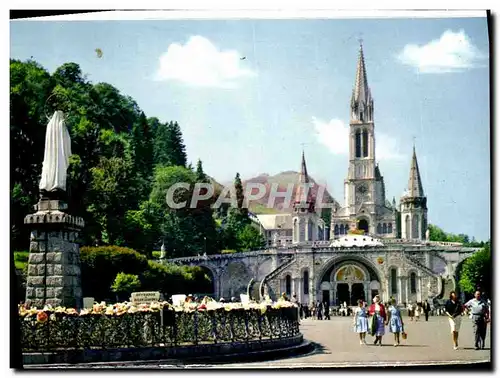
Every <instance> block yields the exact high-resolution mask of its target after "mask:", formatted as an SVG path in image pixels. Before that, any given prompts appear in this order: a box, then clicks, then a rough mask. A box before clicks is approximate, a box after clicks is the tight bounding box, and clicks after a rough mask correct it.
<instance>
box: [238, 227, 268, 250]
mask: <svg viewBox="0 0 500 378" xmlns="http://www.w3.org/2000/svg"><path fill="white" fill-rule="evenodd" d="M237 239H238V247H239V248H238V249H239V250H240V251H255V250H259V249H263V248H264V247H265V245H266V241H265V240H264V237H263V236H262V234H261V233H260V232H259V231H258V230H257V229H256V228H255V227H254V226H252V225H251V224H247V225H246V226H245V227H244V228H243V229H242V230H241V231H240V232H239V233H238V235H237Z"/></svg>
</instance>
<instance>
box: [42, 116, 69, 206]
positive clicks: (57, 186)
mask: <svg viewBox="0 0 500 378" xmlns="http://www.w3.org/2000/svg"><path fill="white" fill-rule="evenodd" d="M70 155H71V140H70V136H69V132H68V129H67V128H66V125H65V122H64V113H63V112H62V111H60V110H56V111H55V112H54V114H53V116H52V118H51V119H50V121H49V124H48V125H47V131H46V133H45V153H44V158H43V167H42V177H41V180H40V185H39V188H40V193H41V196H42V198H46V199H58V198H60V196H61V195H62V194H63V193H65V192H66V178H67V170H68V166H69V157H70Z"/></svg>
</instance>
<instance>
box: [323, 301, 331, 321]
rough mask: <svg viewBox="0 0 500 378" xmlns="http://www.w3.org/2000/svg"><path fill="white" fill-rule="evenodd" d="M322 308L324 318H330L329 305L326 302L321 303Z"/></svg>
mask: <svg viewBox="0 0 500 378" xmlns="http://www.w3.org/2000/svg"><path fill="white" fill-rule="evenodd" d="M323 310H324V311H325V320H330V305H329V304H328V302H325V303H324V304H323Z"/></svg>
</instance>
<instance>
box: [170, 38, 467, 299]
mask: <svg viewBox="0 0 500 378" xmlns="http://www.w3.org/2000/svg"><path fill="white" fill-rule="evenodd" d="M350 115H351V120H350V138H349V166H348V169H347V177H346V178H345V180H344V199H343V201H342V202H340V203H336V204H335V206H334V207H333V209H332V212H331V219H330V224H326V223H328V222H324V220H323V219H322V218H321V216H320V209H318V207H319V206H317V204H316V198H315V197H314V195H313V192H312V191H305V192H304V190H305V189H304V188H305V187H306V186H307V184H310V181H311V180H310V177H309V175H308V172H307V165H306V159H305V156H304V153H302V161H301V168H300V174H299V178H298V184H299V185H297V186H296V191H295V193H294V196H293V203H292V211H291V212H290V213H288V214H266V215H256V216H253V221H254V223H255V225H256V227H258V229H259V230H261V232H262V234H263V235H264V237H265V239H266V241H267V247H266V249H264V250H260V251H252V252H244V253H234V254H231V255H215V256H204V257H189V258H183V259H175V261H173V262H176V263H180V264H188V265H198V266H201V267H204V268H206V269H207V272H209V273H210V274H211V276H212V278H213V282H214V296H215V297H233V296H238V295H239V294H247V295H249V296H250V297H252V298H254V299H255V300H259V299H262V298H263V297H264V296H266V295H268V296H270V297H271V298H274V299H276V298H277V297H279V296H280V295H281V294H282V293H285V294H287V295H288V296H289V297H290V296H296V298H297V300H298V301H299V302H300V303H303V304H311V303H316V302H318V301H320V302H327V303H329V304H330V305H334V306H335V305H339V304H340V303H344V302H346V303H347V304H349V305H355V304H356V302H357V300H358V299H364V300H367V301H368V302H370V301H371V299H372V298H373V296H374V295H377V294H378V295H380V296H381V299H382V300H383V301H388V300H389V299H390V298H394V299H396V301H397V303H398V304H400V305H403V304H404V303H408V302H421V301H424V300H430V301H436V300H439V299H441V298H443V297H445V296H446V295H447V294H448V292H449V291H450V290H457V289H458V287H457V271H458V270H459V266H460V264H461V262H462V261H464V259H465V258H467V257H468V256H470V255H472V254H473V253H475V252H476V251H477V249H474V248H466V247H464V246H462V245H461V244H460V243H440V242H432V241H429V240H428V239H429V238H428V232H427V198H426V196H425V194H424V190H423V185H422V181H421V177H420V172H419V167H418V162H417V155H416V151H415V148H413V155H412V158H411V162H409V178H408V183H407V187H406V189H405V190H404V194H403V196H402V197H401V198H400V200H399V204H397V203H396V200H395V198H393V200H392V203H391V202H389V201H387V199H386V196H385V185H384V177H383V176H382V173H381V170H380V168H379V166H378V164H377V162H376V157H375V123H374V102H373V97H372V93H371V90H370V87H369V86H368V80H367V73H366V67H365V60H364V56H363V48H362V46H361V47H360V50H359V57H358V61H357V67H356V77H355V82H354V89H353V93H352V98H351V103H350ZM402 188H403V185H402Z"/></svg>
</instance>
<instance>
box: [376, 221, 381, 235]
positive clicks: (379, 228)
mask: <svg viewBox="0 0 500 378" xmlns="http://www.w3.org/2000/svg"><path fill="white" fill-rule="evenodd" d="M381 233H382V225H381V224H380V223H379V224H377V234H381Z"/></svg>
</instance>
